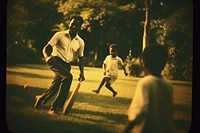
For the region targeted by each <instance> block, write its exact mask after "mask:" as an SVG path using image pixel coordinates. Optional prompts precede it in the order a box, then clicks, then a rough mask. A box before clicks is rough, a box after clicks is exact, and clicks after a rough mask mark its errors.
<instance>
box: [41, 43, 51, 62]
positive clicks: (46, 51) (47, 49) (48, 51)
mask: <svg viewBox="0 0 200 133" xmlns="http://www.w3.org/2000/svg"><path fill="white" fill-rule="evenodd" d="M52 51H53V48H52V46H51V45H50V44H47V45H45V46H44V48H43V51H42V52H43V56H44V58H45V59H46V58H47V57H50V55H51V53H52Z"/></svg>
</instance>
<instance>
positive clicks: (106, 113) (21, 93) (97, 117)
mask: <svg viewBox="0 0 200 133" xmlns="http://www.w3.org/2000/svg"><path fill="white" fill-rule="evenodd" d="M72 73H73V75H74V80H73V83H72V86H71V90H70V93H71V91H72V90H73V89H74V88H75V87H76V84H77V83H78V81H77V78H78V75H79V69H78V67H77V66H72ZM53 76H54V74H53V72H52V71H50V70H49V68H48V66H47V65H33V64H26V65H16V66H9V67H7V70H6V123H7V126H8V128H9V130H10V131H11V132H13V133H26V132H29V133H36V132H37V133H44V132H48V133H119V132H120V131H121V130H122V129H123V128H124V126H125V124H126V121H127V115H126V113H127V109H128V107H129V105H130V102H131V99H132V97H133V95H134V91H135V86H136V83H137V81H138V79H139V78H135V77H125V76H124V75H123V71H122V70H120V72H119V78H118V79H117V81H116V82H115V83H114V84H113V85H112V86H113V88H114V89H115V90H116V91H117V92H118V95H117V97H116V98H112V93H111V92H110V91H108V90H107V89H106V88H105V87H103V88H102V89H101V92H100V94H99V95H97V94H94V93H92V90H93V89H96V88H97V87H98V86H99V83H100V81H101V79H102V76H103V75H102V69H100V68H90V67H85V77H86V80H85V81H84V82H83V83H82V85H81V88H80V90H79V93H78V95H77V98H76V101H75V103H74V106H73V108H72V110H71V113H70V114H69V115H65V116H64V115H56V116H49V115H48V113H47V112H48V110H49V108H50V107H51V104H52V102H53V98H52V99H51V100H50V101H49V103H47V104H46V105H45V106H44V108H42V109H40V110H36V109H34V108H33V104H34V100H35V95H38V94H41V93H42V92H43V91H45V90H46V89H47V88H48V87H49V86H50V84H51V81H52V78H53ZM172 83H173V84H174V103H175V105H176V106H175V109H176V112H175V116H174V119H175V128H176V130H175V132H176V133H179V132H180V133H186V132H187V131H188V130H189V127H190V122H191V107H192V106H191V105H192V85H191V83H186V82H180V81H172ZM24 84H28V85H29V89H28V90H24V89H23V85H24Z"/></svg>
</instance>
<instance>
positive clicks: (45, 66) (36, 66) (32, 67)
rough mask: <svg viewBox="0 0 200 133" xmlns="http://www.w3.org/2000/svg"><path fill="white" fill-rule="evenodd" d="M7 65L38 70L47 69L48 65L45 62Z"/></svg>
mask: <svg viewBox="0 0 200 133" xmlns="http://www.w3.org/2000/svg"><path fill="white" fill-rule="evenodd" d="M9 67H11V68H12V67H21V68H29V69H39V70H49V67H48V65H47V64H46V63H44V64H16V65H11V66H9Z"/></svg>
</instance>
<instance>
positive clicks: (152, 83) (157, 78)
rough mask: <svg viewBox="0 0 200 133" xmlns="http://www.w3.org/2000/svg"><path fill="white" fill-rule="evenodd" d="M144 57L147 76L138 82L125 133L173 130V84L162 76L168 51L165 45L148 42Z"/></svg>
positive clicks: (166, 131) (164, 132)
mask: <svg viewBox="0 0 200 133" xmlns="http://www.w3.org/2000/svg"><path fill="white" fill-rule="evenodd" d="M142 58H143V63H144V69H145V72H146V74H147V76H146V77H144V78H142V79H141V80H140V81H139V82H138V83H137V86H136V90H135V94H134V97H133V100H132V102H131V104H130V107H129V110H128V122H127V125H126V127H125V129H124V131H123V133H129V132H130V131H133V132H134V133H172V129H173V98H172V94H173V87H172V85H171V84H170V83H169V82H167V81H166V80H164V79H163V78H162V77H161V72H162V70H163V69H164V67H165V64H166V61H167V50H166V48H165V47H164V46H163V45H158V44H152V45H148V46H147V47H146V48H145V49H144V52H143V55H142Z"/></svg>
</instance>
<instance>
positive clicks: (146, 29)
mask: <svg viewBox="0 0 200 133" xmlns="http://www.w3.org/2000/svg"><path fill="white" fill-rule="evenodd" d="M144 4H145V21H144V31H143V40H142V51H143V50H144V48H145V47H146V46H147V45H148V44H149V34H150V10H151V8H150V7H151V4H152V0H145V3H144Z"/></svg>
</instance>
